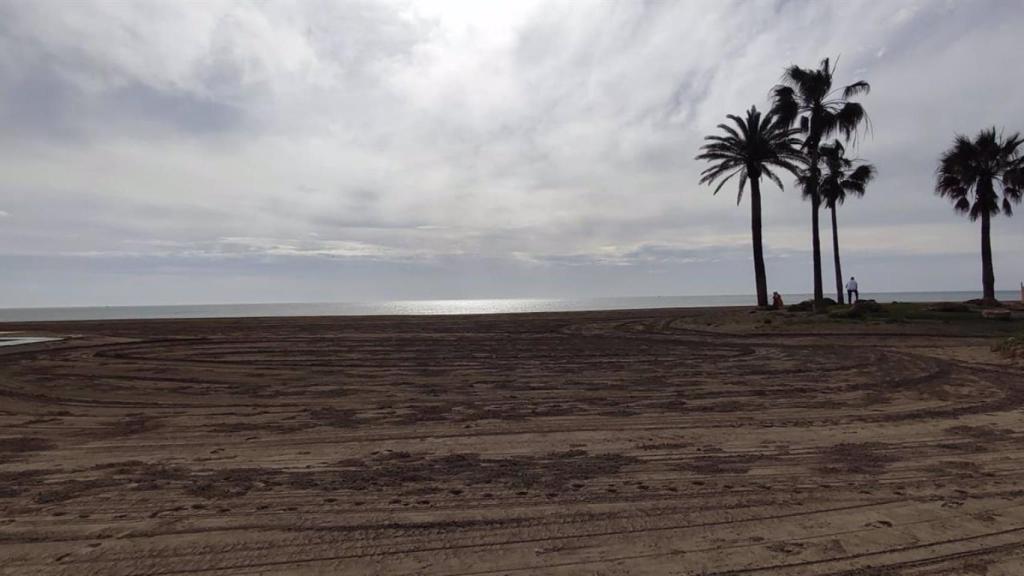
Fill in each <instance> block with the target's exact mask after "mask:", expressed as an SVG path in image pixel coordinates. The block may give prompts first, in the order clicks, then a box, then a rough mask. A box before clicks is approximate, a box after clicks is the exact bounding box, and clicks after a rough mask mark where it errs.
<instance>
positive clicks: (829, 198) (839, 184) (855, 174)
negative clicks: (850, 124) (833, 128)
mask: <svg viewBox="0 0 1024 576" xmlns="http://www.w3.org/2000/svg"><path fill="white" fill-rule="evenodd" d="M820 150H821V160H822V164H823V165H824V167H825V171H824V173H823V174H822V177H821V184H820V185H819V186H820V192H821V197H822V199H823V200H824V201H825V206H827V207H828V208H832V207H834V206H836V205H842V204H843V203H844V202H846V195H847V194H850V195H852V196H863V195H864V189H865V188H867V185H868V183H870V182H871V180H873V179H874V177H875V174H876V173H877V171H876V170H875V167H874V166H872V165H871V164H863V163H862V164H860V165H857V164H856V162H855V161H853V160H850V159H849V158H847V157H846V149H845V148H844V147H843V145H842V144H841V143H839V142H833V143H832V144H829V145H825V146H822V147H821V148H820Z"/></svg>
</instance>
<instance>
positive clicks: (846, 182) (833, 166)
mask: <svg viewBox="0 0 1024 576" xmlns="http://www.w3.org/2000/svg"><path fill="white" fill-rule="evenodd" d="M820 153H821V160H822V164H823V165H824V168H825V172H824V173H823V174H822V177H821V182H819V184H818V191H819V193H820V194H821V198H822V200H824V201H825V207H827V208H828V209H829V210H830V211H831V212H832V256H833V258H834V259H835V272H836V302H839V303H840V304H842V303H843V265H842V263H841V261H840V259H839V225H838V224H837V222H836V207H837V206H839V205H840V204H843V203H844V202H846V196H847V194H850V195H851V196H863V195H864V189H865V188H866V187H867V185H868V183H869V182H871V180H872V179H874V177H875V174H876V173H877V170H875V167H874V166H872V165H871V164H864V163H861V164H859V165H857V164H856V162H855V161H853V160H850V159H848V158H846V149H845V148H844V147H843V145H842V144H841V143H840V142H838V141H836V142H833V143H832V144H831V145H828V144H826V145H823V146H821V149H820Z"/></svg>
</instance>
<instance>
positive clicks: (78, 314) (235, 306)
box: [0, 290, 1020, 322]
mask: <svg viewBox="0 0 1024 576" xmlns="http://www.w3.org/2000/svg"><path fill="white" fill-rule="evenodd" d="M782 296H783V298H784V299H785V301H786V302H787V303H795V302H800V301H802V300H809V299H811V298H812V295H811V294H805V293H788V294H786V293H784V294H782ZM863 296H864V298H870V299H873V300H878V301H879V302H897V301H907V302H911V301H916V302H941V301H964V300H970V299H972V298H979V297H980V292H979V291H976V290H940V291H894V292H874V293H869V292H865V293H864V294H863ZM997 296H998V297H999V298H1000V299H1002V300H1017V299H1018V298H1019V297H1020V295H1019V294H1018V292H1017V291H1016V290H1001V291H998V292H997ZM755 303H756V297H755V295H753V294H700V295H686V296H595V297H581V298H540V297H530V298H448V299H425V300H380V301H353V302H252V303H219V304H156V305H106V306H33V307H13V308H0V322H34V321H39V322H45V321H79V320H144V319H154V320H155V319H186V318H242V317H258V316H263V317H289V316H435V315H459V314H515V313H531V312H585V311H591V310H620V309H621V310H643V309H654V308H704V307H724V306H753V305H754V304H755Z"/></svg>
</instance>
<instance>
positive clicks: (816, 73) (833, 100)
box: [772, 58, 871, 306]
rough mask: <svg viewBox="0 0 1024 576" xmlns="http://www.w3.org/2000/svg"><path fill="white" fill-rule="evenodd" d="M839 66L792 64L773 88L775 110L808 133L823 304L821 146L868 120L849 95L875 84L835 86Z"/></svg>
mask: <svg viewBox="0 0 1024 576" xmlns="http://www.w3.org/2000/svg"><path fill="white" fill-rule="evenodd" d="M834 73H835V66H834V65H832V64H831V63H830V62H829V59H828V58H826V59H824V60H822V61H821V65H820V67H819V68H817V69H810V68H800V67H799V66H790V67H789V68H786V71H785V73H784V74H783V76H782V83H781V84H778V85H776V86H775V87H774V88H772V100H773V102H772V113H774V114H775V115H776V116H777V117H778V118H779V121H780V122H783V123H784V124H785V125H787V126H792V125H794V124H796V123H799V126H800V131H801V132H802V133H803V134H804V142H803V147H804V150H805V152H806V153H807V156H808V169H809V170H810V178H808V181H807V182H808V185H809V188H806V189H805V190H804V193H805V195H806V196H807V197H808V198H810V200H811V241H812V247H813V253H814V302H815V306H820V305H821V303H822V300H823V299H824V298H825V295H824V289H823V288H822V283H821V233H820V231H819V229H818V209H819V208H820V206H821V196H820V195H819V194H818V184H819V182H820V181H821V173H820V167H819V165H818V160H819V148H818V147H819V146H820V145H821V141H822V140H823V139H825V138H827V137H829V136H832V135H833V134H837V133H839V134H842V135H843V136H844V137H845V138H846V139H847V140H849V139H850V138H851V137H853V136H855V135H856V133H857V130H858V129H859V128H860V126H861V124H862V123H865V122H866V121H867V114H866V113H865V112H864V108H863V107H862V106H861V105H860V104H858V103H856V102H850V101H849V99H850V98H852V97H854V96H857V95H858V94H867V93H868V92H870V91H871V86H870V85H869V84H868V83H867V82H864V81H863V80H861V81H858V82H854V83H853V84H850V85H849V86H846V87H844V88H842V89H841V90H840V89H835V90H833V88H832V76H833V74H834Z"/></svg>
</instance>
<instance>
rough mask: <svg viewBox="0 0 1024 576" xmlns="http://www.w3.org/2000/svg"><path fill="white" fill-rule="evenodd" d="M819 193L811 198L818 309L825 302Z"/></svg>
mask: <svg viewBox="0 0 1024 576" xmlns="http://www.w3.org/2000/svg"><path fill="white" fill-rule="evenodd" d="M819 206H820V202H819V201H818V192H817V190H815V191H814V195H813V196H811V243H812V246H813V249H814V250H813V252H814V307H815V309H818V308H820V307H821V305H822V304H823V301H824V300H825V290H824V289H823V288H822V285H821V230H820V228H819V226H818V211H819V210H818V208H819Z"/></svg>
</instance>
